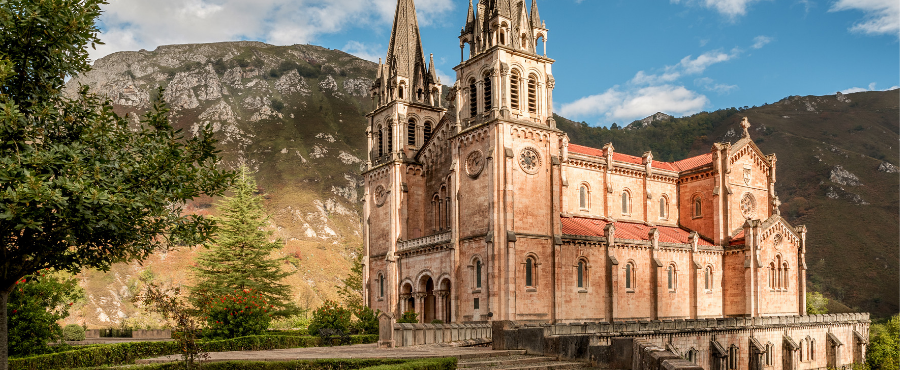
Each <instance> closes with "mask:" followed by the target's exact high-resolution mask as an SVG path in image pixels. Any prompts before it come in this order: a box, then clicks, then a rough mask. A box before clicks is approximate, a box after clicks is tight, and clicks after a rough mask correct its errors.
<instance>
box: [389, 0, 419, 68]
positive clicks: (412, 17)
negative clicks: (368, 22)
mask: <svg viewBox="0 0 900 370" xmlns="http://www.w3.org/2000/svg"><path fill="white" fill-rule="evenodd" d="M385 63H387V65H388V68H389V70H390V71H391V73H392V75H393V74H396V75H398V76H402V77H406V78H409V79H412V78H413V77H414V76H415V75H416V73H417V72H422V74H421V75H424V72H425V71H424V70H423V71H417V69H419V68H421V69H424V68H425V54H424V52H423V51H422V40H421V38H420V36H419V21H418V19H417V18H416V5H415V2H414V1H413V0H398V1H397V12H396V13H395V15H394V28H393V31H392V32H391V44H390V47H389V48H388V54H387V60H385Z"/></svg>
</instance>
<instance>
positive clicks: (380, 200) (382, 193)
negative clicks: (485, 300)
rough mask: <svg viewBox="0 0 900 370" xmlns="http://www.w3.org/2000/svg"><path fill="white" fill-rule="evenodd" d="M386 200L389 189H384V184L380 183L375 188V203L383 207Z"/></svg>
mask: <svg viewBox="0 0 900 370" xmlns="http://www.w3.org/2000/svg"><path fill="white" fill-rule="evenodd" d="M385 200H387V190H385V189H384V186H381V185H378V187H377V188H375V205H376V206H378V207H381V206H383V205H384V201H385Z"/></svg>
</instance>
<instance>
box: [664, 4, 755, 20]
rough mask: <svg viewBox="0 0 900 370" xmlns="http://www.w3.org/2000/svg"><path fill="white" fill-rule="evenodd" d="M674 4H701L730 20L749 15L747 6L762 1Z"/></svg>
mask: <svg viewBox="0 0 900 370" xmlns="http://www.w3.org/2000/svg"><path fill="white" fill-rule="evenodd" d="M671 1H672V3H675V4H680V3H682V2H684V3H685V4H688V3H691V4H694V3H696V4H700V5H702V6H705V7H707V8H710V9H713V10H715V11H717V12H719V13H721V14H722V15H725V16H727V17H728V18H729V19H734V18H736V17H738V16H742V15H744V14H747V6H748V5H750V4H751V3H754V2H758V1H760V0H671Z"/></svg>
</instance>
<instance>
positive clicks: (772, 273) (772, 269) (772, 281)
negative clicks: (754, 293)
mask: <svg viewBox="0 0 900 370" xmlns="http://www.w3.org/2000/svg"><path fill="white" fill-rule="evenodd" d="M769 289H772V290H774V289H775V262H772V263H770V264H769Z"/></svg>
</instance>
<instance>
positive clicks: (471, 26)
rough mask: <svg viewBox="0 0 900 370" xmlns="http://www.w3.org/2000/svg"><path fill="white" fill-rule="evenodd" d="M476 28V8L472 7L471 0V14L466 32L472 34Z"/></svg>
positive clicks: (467, 18)
mask: <svg viewBox="0 0 900 370" xmlns="http://www.w3.org/2000/svg"><path fill="white" fill-rule="evenodd" d="M474 28H475V7H474V6H472V0H469V14H468V15H467V16H466V28H465V32H472V30H473V29H474Z"/></svg>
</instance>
